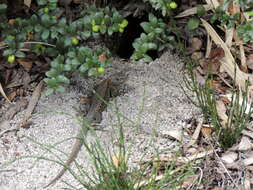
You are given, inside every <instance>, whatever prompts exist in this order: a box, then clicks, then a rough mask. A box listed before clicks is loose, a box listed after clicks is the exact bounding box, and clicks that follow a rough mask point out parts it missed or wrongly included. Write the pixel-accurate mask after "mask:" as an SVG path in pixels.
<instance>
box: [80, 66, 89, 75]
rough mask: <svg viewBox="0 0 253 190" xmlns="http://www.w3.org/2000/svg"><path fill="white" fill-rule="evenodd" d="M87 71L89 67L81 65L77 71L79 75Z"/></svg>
mask: <svg viewBox="0 0 253 190" xmlns="http://www.w3.org/2000/svg"><path fill="white" fill-rule="evenodd" d="M88 69H89V67H88V65H87V64H82V65H81V66H80V67H79V71H80V72H81V73H85V72H86V71H87V70H88Z"/></svg>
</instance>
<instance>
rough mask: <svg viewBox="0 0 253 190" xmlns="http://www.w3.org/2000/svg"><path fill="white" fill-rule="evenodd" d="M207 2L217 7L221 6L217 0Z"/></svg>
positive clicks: (207, 0)
mask: <svg viewBox="0 0 253 190" xmlns="http://www.w3.org/2000/svg"><path fill="white" fill-rule="evenodd" d="M206 3H207V4H209V5H212V6H213V7H214V8H215V9H216V8H218V7H219V6H220V3H219V2H218V1H217V0H206Z"/></svg>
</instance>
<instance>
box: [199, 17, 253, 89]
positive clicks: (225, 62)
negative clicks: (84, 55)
mask: <svg viewBox="0 0 253 190" xmlns="http://www.w3.org/2000/svg"><path fill="white" fill-rule="evenodd" d="M201 21H202V24H203V25H204V27H205V29H206V31H207V33H208V34H209V35H210V36H211V38H212V40H213V41H214V42H215V43H216V45H219V46H220V47H222V49H223V50H224V52H225V57H224V58H222V59H220V60H219V61H220V62H221V63H222V66H223V67H224V69H225V71H226V72H227V73H228V74H229V76H230V77H231V78H232V79H234V76H236V78H235V79H234V80H235V83H236V85H238V86H239V87H241V88H243V89H245V87H246V81H248V80H250V82H251V83H252V82H253V79H252V76H251V75H249V74H246V73H244V72H242V71H241V70H240V69H239V67H238V65H237V64H236V62H235V59H234V57H233V55H232V54H231V52H230V50H229V48H228V46H227V45H226V44H225V43H224V41H223V40H222V39H221V38H220V36H219V35H218V34H217V32H216V31H215V30H214V29H213V27H212V26H211V25H210V24H209V23H208V22H207V21H205V20H204V19H201Z"/></svg>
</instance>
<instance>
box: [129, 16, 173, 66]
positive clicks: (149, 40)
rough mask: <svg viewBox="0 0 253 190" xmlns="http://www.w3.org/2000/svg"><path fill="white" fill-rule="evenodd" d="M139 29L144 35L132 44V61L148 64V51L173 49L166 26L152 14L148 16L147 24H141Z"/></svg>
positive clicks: (170, 36)
mask: <svg viewBox="0 0 253 190" xmlns="http://www.w3.org/2000/svg"><path fill="white" fill-rule="evenodd" d="M141 27H142V28H143V30H144V32H145V33H142V34H141V36H140V37H139V38H137V39H135V41H134V43H133V47H134V53H133V55H132V56H131V58H132V59H133V60H139V62H150V61H152V58H151V57H150V56H149V55H148V54H147V52H148V51H149V50H158V51H162V50H163V49H164V48H166V47H170V48H173V45H174V44H175V38H174V36H172V35H170V31H169V29H168V26H167V25H166V24H165V23H164V22H163V20H162V19H158V18H157V17H155V16H154V15H153V14H152V13H150V14H149V22H142V23H141Z"/></svg>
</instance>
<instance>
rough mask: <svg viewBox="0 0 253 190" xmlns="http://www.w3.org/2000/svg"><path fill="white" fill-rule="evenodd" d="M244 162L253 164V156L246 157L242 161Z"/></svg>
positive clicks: (247, 164) (244, 163)
mask: <svg viewBox="0 0 253 190" xmlns="http://www.w3.org/2000/svg"><path fill="white" fill-rule="evenodd" d="M242 163H243V165H244V166H249V165H252V164H253V157H249V158H245V159H244V160H243V161H242Z"/></svg>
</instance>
